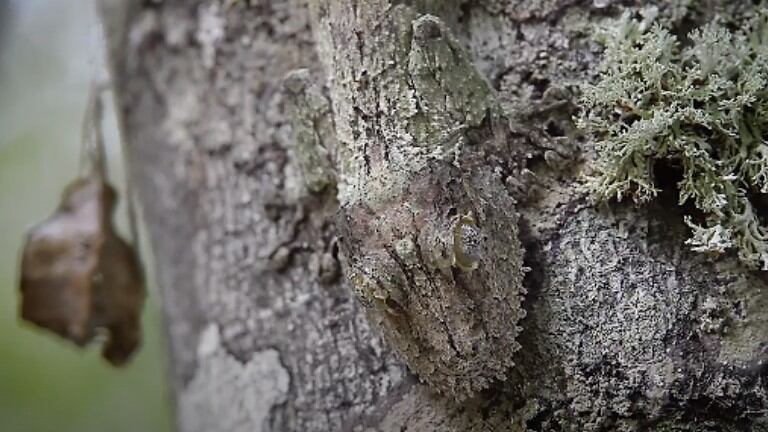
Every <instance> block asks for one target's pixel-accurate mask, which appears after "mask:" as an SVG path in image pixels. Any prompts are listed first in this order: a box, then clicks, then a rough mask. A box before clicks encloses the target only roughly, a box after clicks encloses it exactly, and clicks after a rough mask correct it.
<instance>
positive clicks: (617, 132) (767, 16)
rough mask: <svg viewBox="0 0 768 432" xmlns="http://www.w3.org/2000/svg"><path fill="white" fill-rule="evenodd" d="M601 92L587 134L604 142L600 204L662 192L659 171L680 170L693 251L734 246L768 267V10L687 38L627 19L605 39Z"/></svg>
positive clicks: (596, 184)
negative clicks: (767, 216)
mask: <svg viewBox="0 0 768 432" xmlns="http://www.w3.org/2000/svg"><path fill="white" fill-rule="evenodd" d="M598 34H599V38H600V41H601V42H602V43H603V44H604V45H605V54H604V59H603V61H602V65H601V70H600V72H601V76H600V80H599V82H598V83H597V84H594V85H592V84H590V85H585V86H584V88H583V96H582V107H583V113H582V115H581V117H580V119H579V122H580V124H581V126H582V127H583V128H584V129H585V130H586V131H587V132H588V133H589V134H590V135H591V136H592V137H593V138H594V141H595V149H596V159H595V161H594V163H593V173H592V175H591V176H590V177H589V178H588V187H589V189H590V191H591V193H592V195H593V197H594V198H595V199H596V200H597V201H607V200H610V199H613V198H616V199H617V200H619V201H621V200H622V198H624V197H626V196H631V197H632V198H633V199H634V201H635V202H637V203H643V202H647V201H649V200H651V199H653V198H654V197H655V196H656V195H657V194H658V193H659V184H658V181H657V179H656V178H655V167H657V166H659V165H660V163H661V162H663V163H664V165H665V166H668V167H673V168H674V169H678V170H679V171H680V172H681V173H682V177H681V179H680V180H679V182H678V183H677V187H678V189H679V203H680V204H683V203H686V202H690V203H693V204H694V205H695V207H696V208H697V209H699V210H700V211H701V213H702V215H701V216H696V217H694V215H689V216H686V218H685V222H686V224H688V225H689V226H690V227H691V229H692V230H693V235H692V237H691V238H690V239H689V240H688V241H687V243H688V244H689V245H690V246H691V247H692V248H693V250H696V251H700V252H709V253H723V252H725V251H726V250H729V249H732V250H735V251H736V252H737V253H738V256H739V258H740V259H741V261H742V262H744V263H745V264H747V265H748V266H750V267H762V268H763V269H764V270H768V231H767V230H766V228H765V227H764V226H763V225H762V224H761V222H760V220H759V218H758V216H757V214H756V211H755V210H754V208H753V201H751V199H754V197H756V196H757V195H758V194H764V193H768V12H766V11H764V12H761V13H759V14H757V16H756V17H755V18H753V19H752V20H750V21H749V22H748V23H746V25H745V26H744V27H743V28H742V29H740V30H738V31H735V32H731V31H729V30H728V29H726V28H724V27H722V26H718V25H715V24H708V25H705V26H703V27H702V28H700V29H697V30H694V31H692V32H691V33H690V34H688V35H687V37H686V38H685V42H681V41H680V40H678V38H677V37H676V36H674V35H673V34H671V33H670V32H669V31H667V30H665V29H664V28H662V27H660V26H658V25H649V23H648V22H647V20H646V22H637V21H635V20H633V19H631V18H630V17H629V16H626V15H625V16H624V17H622V18H621V19H619V20H618V21H616V22H615V23H613V25H611V26H609V27H606V28H603V29H601V31H600V32H599V33H598Z"/></svg>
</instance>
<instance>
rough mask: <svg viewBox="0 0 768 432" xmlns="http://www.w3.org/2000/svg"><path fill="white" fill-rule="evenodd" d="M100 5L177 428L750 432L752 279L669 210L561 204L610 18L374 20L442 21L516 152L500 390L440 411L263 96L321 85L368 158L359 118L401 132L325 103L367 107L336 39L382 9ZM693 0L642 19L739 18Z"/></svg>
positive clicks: (759, 353) (466, 8) (570, 13)
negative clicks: (516, 282) (510, 352)
mask: <svg viewBox="0 0 768 432" xmlns="http://www.w3.org/2000/svg"><path fill="white" fill-rule="evenodd" d="M118 3H119V2H112V3H110V2H109V1H107V7H106V8H105V11H104V12H105V14H106V16H108V17H109V19H108V20H107V26H106V30H107V34H108V39H109V44H110V49H111V52H112V56H113V63H114V71H115V84H116V90H117V93H118V96H119V98H118V99H119V100H120V107H119V108H120V112H121V114H122V125H123V128H124V133H125V138H126V146H127V149H128V154H129V157H130V163H131V174H132V178H133V181H134V182H135V184H136V187H137V189H138V193H139V196H140V199H141V202H142V207H143V214H144V218H145V220H146V222H147V225H148V227H149V231H150V235H151V239H152V246H153V250H154V254H155V261H156V267H157V273H158V277H159V283H160V285H161V287H162V289H163V293H164V299H163V301H164V308H165V314H166V320H167V325H168V333H169V336H170V337H169V340H170V342H171V347H170V349H171V353H172V357H173V364H174V370H173V376H172V383H173V386H174V390H175V394H176V403H177V408H178V416H179V426H180V429H181V430H183V431H210V430H222V431H241V430H242V431H246V430H248V431H347V430H348V431H382V432H388V431H507V430H509V431H520V430H526V428H527V429H530V430H535V431H549V430H552V431H561V430H562V431H584V430H587V431H590V430H591V431H601V430H611V431H612V430H618V431H625V430H626V431H641V430H692V431H705V430H707V431H709V430H711V431H724V430H728V431H731V430H732V431H740V430H768V421H767V420H765V419H766V414H765V412H766V410H768V400H767V399H766V398H767V395H766V383H765V382H764V379H765V377H766V369H765V365H764V362H763V359H764V357H765V344H764V341H765V340H766V337H767V336H768V298H766V294H765V292H766V291H765V286H764V285H765V284H764V280H763V276H762V275H760V274H757V273H748V272H745V271H743V270H742V269H740V267H739V266H738V265H737V263H736V261H735V260H734V259H732V258H731V257H725V258H722V259H721V260H719V261H709V260H708V259H707V258H706V257H704V256H701V255H697V254H693V253H690V252H688V251H687V250H686V248H685V246H684V244H683V241H684V239H685V238H686V236H685V230H686V227H685V226H684V224H683V223H682V216H681V214H680V210H679V209H678V208H677V206H676V204H675V200H674V198H672V197H671V196H672V194H671V195H670V197H662V199H660V200H658V202H657V203H655V204H653V205H650V206H647V207H644V208H640V209H637V208H631V207H627V206H616V207H613V210H612V211H606V210H601V209H595V208H593V207H592V206H591V205H590V204H589V203H588V202H587V200H586V199H585V197H584V196H583V195H582V194H581V192H580V188H579V186H580V184H579V175H580V171H581V168H582V165H583V159H588V158H589V151H590V150H589V143H584V142H582V141H581V140H579V139H578V137H577V136H576V135H575V134H574V133H573V126H572V123H571V121H570V116H571V114H572V112H573V109H574V106H573V103H572V101H571V96H570V90H571V89H572V88H573V85H574V84H575V83H578V82H580V81H582V80H585V79H591V78H593V77H594V75H595V70H594V67H595V65H596V63H597V61H598V59H599V51H598V50H596V47H595V46H594V45H593V44H592V42H591V41H590V39H589V31H590V26H591V25H592V23H595V22H598V21H599V20H601V19H602V18H604V17H607V16H617V15H620V14H621V13H622V12H623V11H624V10H625V9H626V8H630V9H631V8H632V7H633V5H632V3H633V2H621V4H620V3H619V2H611V1H609V0H606V1H595V2H588V1H575V0H541V1H509V2H502V1H492V0H487V1H478V2H468V1H467V2H461V1H450V2H448V1H446V2H441V1H426V0H425V1H415V2H396V3H398V4H400V3H406V4H407V5H408V7H411V8H412V13H413V14H414V15H415V16H418V15H419V14H421V13H431V14H434V15H437V16H439V17H440V18H441V19H442V21H444V22H445V23H447V25H448V26H449V27H450V28H451V30H452V32H453V34H455V35H456V36H457V38H458V40H459V42H460V43H461V44H462V45H463V46H464V47H465V48H466V50H467V52H468V53H469V56H470V58H471V60H472V63H473V64H474V66H475V67H476V68H477V70H478V71H479V72H480V74H481V75H482V76H484V77H485V78H486V79H487V80H488V81H489V82H490V83H491V85H492V86H493V88H494V89H495V90H496V91H497V94H498V96H497V97H498V99H499V101H500V103H501V104H502V105H503V107H504V108H505V110H506V112H507V113H508V114H509V117H510V118H511V119H512V120H511V123H512V127H511V129H510V130H511V132H510V135H509V137H508V140H509V143H508V145H509V146H510V148H512V149H525V151H526V154H527V157H526V159H525V161H524V162H519V163H521V164H523V165H524V166H514V164H512V163H511V162H512V160H511V159H509V160H505V159H504V156H503V155H501V156H499V157H498V160H497V162H498V164H499V167H501V169H502V172H503V174H504V175H506V176H507V177H506V178H505V182H504V184H505V186H506V189H507V190H508V192H509V194H511V195H512V196H514V197H516V198H517V199H518V204H517V211H518V212H519V213H520V218H519V222H518V224H519V230H520V240H521V241H522V244H523V246H524V248H525V250H526V253H525V264H526V265H527V266H528V267H530V268H531V269H532V270H531V271H530V272H529V273H527V275H526V278H525V281H524V285H525V289H526V290H527V295H526V299H525V302H524V304H523V306H524V308H525V310H526V312H527V314H526V317H525V318H524V319H523V320H522V321H521V322H520V326H521V327H522V332H521V333H520V334H519V335H518V337H517V343H519V344H520V347H521V348H520V349H519V350H517V351H516V353H515V355H514V358H512V362H513V363H514V364H515V365H514V367H513V368H512V369H511V370H510V371H508V372H507V379H506V381H503V382H498V381H497V382H493V383H491V387H490V388H489V389H487V390H485V391H483V392H481V393H479V394H478V395H477V396H475V397H473V398H470V399H468V400H465V401H463V402H461V403H457V402H454V401H453V399H452V398H450V397H442V396H439V395H437V394H436V393H434V391H433V390H432V389H431V388H430V387H428V386H426V385H424V384H420V383H419V381H418V380H417V379H416V378H415V377H414V376H412V375H411V374H410V372H409V371H408V369H407V367H406V366H405V363H403V362H401V361H400V360H399V359H398V357H397V356H395V355H394V353H393V351H392V350H391V349H390V348H389V344H388V343H386V342H384V339H383V338H382V334H381V333H380V330H379V329H378V327H375V326H371V324H369V320H368V319H367V318H366V313H365V310H364V307H363V306H362V305H361V304H360V303H359V302H358V301H357V300H356V299H355V298H354V296H353V294H352V289H351V287H350V286H348V284H347V282H346V281H345V278H344V277H342V275H341V274H340V272H339V263H338V241H337V235H338V233H337V228H336V223H335V215H336V213H337V210H338V205H339V204H338V203H337V202H336V199H335V198H336V197H335V191H334V190H333V188H332V187H328V188H315V189H316V190H321V191H320V192H316V193H311V192H310V191H309V190H308V189H307V188H306V187H305V186H304V180H303V178H302V174H301V171H300V165H301V163H302V162H301V160H302V157H301V155H298V157H297V154H296V153H295V151H296V146H294V145H293V144H292V143H293V140H294V137H293V133H292V129H293V127H295V126H296V125H298V124H302V123H301V122H297V121H295V120H294V121H292V120H291V118H290V116H289V115H288V112H289V111H291V110H292V109H291V102H290V98H288V97H287V96H286V90H285V89H284V88H283V77H284V76H285V75H286V74H287V73H289V71H291V70H294V69H296V68H300V67H304V68H308V70H309V72H308V73H309V74H310V75H311V76H313V77H316V79H317V82H318V83H320V84H321V85H322V84H324V83H325V82H326V81H325V80H326V79H328V80H329V83H330V85H329V88H330V92H329V95H330V98H331V100H332V101H333V103H334V116H335V120H336V126H337V129H338V130H339V131H338V136H339V137H340V140H344V139H347V140H351V143H352V144H354V143H358V142H363V141H360V139H359V137H366V138H365V139H371V140H373V139H375V138H377V136H378V134H380V133H382V131H381V130H366V129H365V126H366V125H372V124H378V123H376V121H374V120H371V119H370V118H367V117H366V116H369V115H375V116H380V118H381V119H387V118H389V119H395V120H396V121H399V120H398V119H401V113H398V112H394V111H392V112H388V111H386V110H382V107H383V106H386V105H385V104H379V105H378V106H377V107H376V109H375V110H374V111H373V112H365V111H363V112H360V111H356V110H354V109H353V107H354V105H355V103H354V101H352V100H349V98H350V97H352V96H355V95H358V96H359V95H362V96H365V97H370V95H371V94H373V93H370V91H369V92H367V93H366V91H365V90H360V89H362V88H363V86H365V85H367V84H369V81H370V79H369V78H368V77H365V76H364V74H359V73H358V74H355V72H361V70H360V69H359V65H360V64H362V63H361V60H360V59H365V58H368V59H373V58H378V57H376V56H374V55H373V54H372V55H371V56H366V54H365V53H366V50H368V49H370V46H368V47H366V45H365V44H363V45H360V44H355V43H353V42H355V38H358V40H359V41H362V42H365V43H368V42H373V43H374V45H375V43H376V42H377V41H379V42H380V40H379V39H378V38H379V35H380V33H377V32H376V30H375V29H376V28H377V27H376V26H377V25H385V24H386V23H387V22H389V20H391V19H392V15H391V14H392V13H393V10H395V8H394V7H393V6H392V5H390V4H389V3H388V2H386V1H384V0H366V1H362V0H360V1H351V0H350V1H339V2H335V1H330V0H328V1H323V2H320V1H317V2H314V1H313V2H312V4H313V7H322V6H323V5H325V6H329V7H330V6H332V7H337V8H340V9H338V11H337V13H335V14H334V13H329V14H326V15H322V14H320V13H319V12H317V10H313V12H312V13H310V11H309V10H308V8H307V7H306V5H305V4H303V3H302V2H300V1H290V0H286V1H280V2H270V1H257V0H256V1H250V2H244V1H226V2H223V1H214V0H206V1H181V0H177V1H164V2H162V3H153V2H139V1H135V2H127V3H126V4H127V5H128V6H129V7H128V9H127V10H126V11H121V10H119V8H116V7H115V5H116V4H118ZM703 3H706V4H705V5H704V6H703V7H700V8H698V9H697V10H698V12H697V11H691V12H689V13H684V14H681V13H680V11H681V10H682V11H684V12H685V9H684V5H685V4H686V2H682V1H680V2H659V4H660V8H659V19H660V20H667V22H669V23H672V25H673V26H674V25H676V26H678V27H689V26H691V25H692V24H693V23H695V22H697V21H703V20H706V19H707V18H708V17H709V16H711V15H712V14H714V13H717V12H720V11H726V9H728V10H727V12H728V13H729V14H734V13H736V14H737V13H739V12H738V11H734V10H735V9H736V8H738V7H740V6H739V5H728V3H730V2H725V1H723V2H715V1H710V2H703ZM746 3H747V2H744V4H743V5H742V6H741V7H744V8H747V7H751V6H747V5H746ZM399 7H401V8H402V7H403V6H399ZM344 8H346V9H344ZM321 15H322V16H321ZM311 17H312V18H311ZM312 23H314V32H313V24H312ZM316 41H317V42H316ZM339 41H349V46H348V47H346V49H347V50H348V54H345V51H344V47H342V46H341V45H340V44H339ZM334 44H337V45H336V46H334ZM390 48H392V47H390ZM318 53H321V55H320V56H319V55H318ZM329 53H333V56H331V55H329ZM377 53H378V54H376V55H380V54H381V53H382V51H381V50H379V51H377ZM320 57H322V61H320ZM373 82H377V81H376V79H374V80H373ZM355 86H358V87H355ZM343 88H348V89H355V88H357V89H358V90H354V91H351V92H347V93H345V91H346V90H343ZM382 94H383V96H384V97H386V96H387V92H386V90H384V89H382ZM366 95H368V96H366ZM363 100H365V99H363ZM344 103H346V105H343V104H344ZM363 108H365V109H374V107H372V106H370V104H367V103H366V104H365V105H364V106H363ZM294 111H295V110H294ZM343 116H346V117H343ZM382 122H383V120H382ZM382 124H383V123H382ZM292 125H293V127H292ZM350 137H351V138H350ZM511 156H512V155H511V154H510V155H508V157H511ZM489 164H490V162H489ZM489 166H490V165H489ZM521 168H527V169H528V170H530V171H531V172H532V173H533V174H531V175H528V176H526V175H524V173H523V172H522V171H520V169H521ZM510 211H513V210H511V209H510ZM510 337H514V335H510Z"/></svg>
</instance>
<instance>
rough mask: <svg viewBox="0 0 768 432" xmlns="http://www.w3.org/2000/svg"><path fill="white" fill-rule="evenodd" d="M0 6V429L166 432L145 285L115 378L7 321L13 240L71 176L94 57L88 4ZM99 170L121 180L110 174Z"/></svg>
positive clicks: (95, 357) (52, 1)
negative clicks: (139, 325)
mask: <svg viewBox="0 0 768 432" xmlns="http://www.w3.org/2000/svg"><path fill="white" fill-rule="evenodd" d="M2 1H3V0H0V2H2ZM10 5H11V7H10V14H9V16H7V17H6V23H7V25H8V27H7V28H5V29H4V31H3V37H4V40H3V41H1V42H2V44H3V48H2V53H3V55H2V57H0V239H2V240H3V241H2V248H0V431H8V432H17V431H18V432H38V431H39V432H44V431H46V432H47V431H57V432H66V431H78V432H81V431H85V432H87V431H94V432H95V431H99V432H102V431H110V432H118V431H126V432H129V431H130V432H133V431H149V432H153V431H158V432H160V431H169V430H171V421H170V409H169V406H170V404H169V398H168V391H167V389H166V382H167V380H166V377H165V372H166V361H165V349H164V348H163V344H164V341H163V335H162V332H161V328H162V327H161V325H162V323H161V314H160V310H159V307H158V304H157V302H158V299H157V290H156V288H155V287H152V286H150V287H149V290H150V298H149V301H148V302H147V304H146V306H145V310H144V317H143V330H144V342H143V346H142V348H141V351H140V352H139V353H138V355H137V356H136V357H135V358H134V359H133V361H132V362H131V363H130V364H129V365H128V366H127V367H126V368H124V369H120V370H118V369H113V368H111V367H109V366H108V365H107V364H106V363H105V362H104V361H103V360H102V359H101V358H100V356H99V349H98V348H97V347H92V349H89V350H85V351H81V350H79V349H77V348H75V347H74V346H72V345H70V344H69V343H66V342H63V341H60V340H59V339H57V338H55V337H54V336H52V335H50V334H48V333H46V332H43V331H41V330H38V329H36V328H34V327H32V326H30V325H27V324H24V323H21V322H19V320H18V318H17V307H18V301H19V296H18V286H17V285H18V281H17V277H18V275H17V265H18V253H19V248H20V245H21V242H22V239H23V235H24V232H25V231H26V230H27V229H28V228H29V227H30V226H32V225H34V224H35V223H37V222H39V221H41V220H42V219H44V218H45V217H47V216H48V214H50V213H51V212H52V210H53V209H54V207H55V206H56V204H57V202H58V200H59V196H60V192H61V190H62V188H63V187H64V185H66V184H67V183H68V182H69V181H71V180H72V179H73V178H74V176H75V175H76V172H77V160H78V155H79V140H80V136H79V134H80V121H81V116H82V112H83V109H84V107H85V100H86V96H87V90H88V85H89V82H90V79H91V77H92V76H93V75H94V74H96V73H97V71H96V70H95V65H98V64H100V57H101V53H100V52H99V49H100V48H99V39H98V37H99V36H98V35H99V28H98V25H97V23H96V18H95V16H94V12H93V5H92V4H91V1H87V0H69V1H67V2H62V1H57V0H15V1H11V2H10ZM105 127H106V128H109V129H112V130H111V133H110V134H108V144H109V146H110V152H111V155H110V159H111V161H112V162H113V163H118V164H119V161H120V156H119V145H118V144H117V142H116V133H115V131H114V121H113V120H112V121H111V122H109V123H108V124H107V125H105ZM111 172H112V173H113V175H114V176H115V177H116V179H117V180H121V179H122V177H121V176H122V171H121V169H120V167H119V166H115V167H114V168H113V169H112V170H111ZM120 211H121V212H122V213H123V214H124V210H120ZM123 232H125V230H123ZM145 243H146V242H145ZM149 280H150V281H152V280H153V279H152V278H151V276H150V279H149Z"/></svg>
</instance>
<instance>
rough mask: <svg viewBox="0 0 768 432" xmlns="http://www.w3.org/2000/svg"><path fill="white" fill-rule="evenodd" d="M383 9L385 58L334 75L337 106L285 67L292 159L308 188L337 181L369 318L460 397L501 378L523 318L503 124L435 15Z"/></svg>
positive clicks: (435, 384) (348, 261)
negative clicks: (498, 160)
mask: <svg viewBox="0 0 768 432" xmlns="http://www.w3.org/2000/svg"><path fill="white" fill-rule="evenodd" d="M391 12H392V19H391V21H390V22H387V23H384V24H383V25H382V28H383V30H382V32H384V35H383V36H382V37H381V39H382V40H383V43H382V45H380V46H374V47H372V48H371V50H372V51H373V52H375V55H378V56H381V57H384V60H382V59H375V61H374V60H372V61H371V64H374V63H375V64H377V65H380V64H383V66H381V69H379V70H373V69H372V68H363V69H361V70H359V71H357V72H359V73H358V74H357V77H356V79H355V80H353V81H354V82H353V81H350V80H345V79H342V78H344V77H341V78H340V77H339V76H336V77H334V78H336V83H337V84H336V85H338V86H339V87H338V88H333V87H332V88H331V99H332V100H333V103H334V106H333V110H331V108H330V105H328V102H327V101H326V102H325V105H323V103H319V102H318V101H319V100H321V98H319V95H320V96H321V95H322V93H321V92H320V89H319V88H318V86H316V85H314V84H312V83H311V82H310V81H309V73H308V72H307V71H295V72H292V73H291V74H289V75H288V77H287V78H286V85H285V87H286V90H287V93H288V100H289V105H290V106H291V107H292V112H293V117H294V122H293V127H294V134H295V137H296V143H295V148H294V153H295V155H296V157H297V160H298V163H299V165H300V166H302V167H304V172H305V177H306V180H307V184H308V188H309V189H310V190H312V191H318V190H319V189H321V188H320V187H319V186H318V185H319V184H323V185H324V184H326V183H328V181H329V179H331V178H334V177H336V178H338V199H339V206H340V211H339V216H338V221H337V227H338V232H339V235H340V244H341V255H342V257H341V258H342V266H343V270H344V274H345V276H346V278H347V279H348V281H349V284H350V286H351V287H352V288H353V290H354V292H355V293H356V295H357V297H358V299H359V300H360V301H361V302H362V303H363V304H364V305H365V306H366V307H367V311H368V318H369V320H370V321H372V322H373V323H375V324H376V325H377V326H378V327H379V328H381V330H382V331H383V333H384V336H385V338H386V340H387V341H388V343H389V344H390V345H391V346H392V347H393V348H394V349H395V350H396V351H397V353H398V354H399V356H400V357H401V358H402V359H403V360H404V361H405V362H406V363H407V364H408V366H409V368H410V369H411V370H412V371H413V372H414V373H415V374H417V375H418V376H419V377H420V378H421V379H422V380H423V381H425V382H427V383H428V384H429V385H430V386H431V387H432V388H434V389H436V390H438V391H440V392H442V393H447V394H449V395H450V396H451V397H453V398H455V399H457V400H461V399H465V398H467V397H471V396H472V395H474V394H475V393H476V392H477V391H479V390H482V389H484V388H487V387H488V386H489V385H490V383H491V382H493V381H494V380H504V379H505V378H506V374H507V371H508V370H509V368H510V367H512V366H513V361H512V358H513V354H514V353H515V352H516V351H517V350H518V349H519V344H518V342H517V341H516V337H517V335H518V334H519V332H520V328H519V327H518V322H519V321H520V319H521V318H523V316H524V315H525V311H524V310H523V308H522V301H523V298H524V294H525V290H524V288H523V284H522V280H523V273H524V271H523V248H522V247H521V245H520V241H519V240H518V227H517V222H518V215H517V213H516V211H515V210H514V209H515V202H514V200H513V199H512V198H511V197H510V196H509V194H508V192H507V190H506V188H505V187H504V184H503V182H502V179H501V176H500V175H499V174H498V173H497V172H496V171H495V170H494V169H493V168H492V163H490V162H489V160H491V159H490V156H489V155H492V154H493V153H494V152H499V151H504V147H505V145H506V143H507V141H508V139H507V138H508V136H507V134H508V133H509V132H508V126H507V124H506V117H505V116H504V114H503V112H502V110H501V108H500V106H499V103H498V102H497V100H496V96H495V94H494V92H493V89H492V88H491V87H490V85H489V84H488V83H487V82H486V80H485V79H484V78H483V77H482V76H481V75H480V74H479V73H478V72H477V70H476V69H475V68H474V66H473V65H472V63H471V62H470V60H469V57H468V55H467V54H466V53H465V52H464V50H463V49H462V48H461V46H460V45H459V43H458V42H457V41H456V39H455V38H454V37H453V36H452V35H451V33H450V31H449V29H448V28H447V26H446V25H445V24H444V23H443V22H442V21H440V20H439V19H438V18H436V17H434V16H430V15H424V16H421V17H417V16H416V15H415V13H414V12H413V11H411V10H410V9H408V8H406V7H396V8H394V9H393V10H392V11H391ZM386 44H390V45H392V46H394V47H395V48H393V49H390V50H389V52H385V47H386V46H387V45H386ZM382 53H383V54H382ZM386 56H389V57H388V58H386ZM339 68H340V69H341V70H342V73H344V70H343V68H344V66H343V65H341V66H340V67H339ZM348 75H349V74H347V75H346V76H347V77H348ZM345 85H348V87H344V86H345ZM350 93H351V94H353V95H354V96H355V100H354V102H352V103H349V100H342V99H340V98H341V97H342V96H343V95H345V94H346V95H348V94H350ZM322 100H325V99H322ZM339 102H341V103H339ZM380 112H390V113H394V115H391V116H387V117H386V118H382V117H381V116H377V115H376V113H380ZM332 115H333V116H335V117H334V118H335V121H336V131H337V133H336V136H335V137H334V138H333V139H329V138H328V135H329V134H328V127H333V120H331V117H330V116H332ZM317 125H320V127H319V128H317V127H315V126H317ZM350 125H354V126H355V130H354V131H353V132H352V133H350V132H349V129H350V128H349V126H350ZM357 131H364V133H359V132H357ZM329 154H330V155H331V156H333V157H332V159H333V163H331V162H330V160H331V159H330V156H329ZM332 165H333V167H332ZM308 168H309V169H308ZM333 172H335V175H334V174H332V173H333Z"/></svg>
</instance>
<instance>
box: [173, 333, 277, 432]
mask: <svg viewBox="0 0 768 432" xmlns="http://www.w3.org/2000/svg"><path fill="white" fill-rule="evenodd" d="M197 354H198V368H197V372H196V374H195V377H194V379H193V380H192V381H191V382H190V383H189V385H188V386H187V387H186V388H185V389H184V390H182V391H181V394H180V397H179V413H180V415H179V419H180V422H181V428H180V429H181V430H185V431H201V432H202V431H233V432H234V431H249V432H254V431H255V432H258V431H266V430H269V416H270V411H271V410H272V408H273V407H274V406H276V405H279V404H281V403H284V402H285V401H286V395H287V393H288V386H289V383H290V377H289V375H288V371H287V370H286V369H285V368H284V367H283V364H282V363H281V361H280V353H279V352H277V351H276V350H274V349H266V350H263V351H257V352H255V353H253V355H252V356H251V358H250V360H248V361H246V362H245V363H241V362H239V361H237V359H235V358H234V357H233V356H231V355H229V354H228V353H227V352H226V350H225V349H224V347H223V346H222V344H221V339H220V334H219V327H218V326H217V325H215V324H211V325H209V326H208V327H207V328H206V329H205V330H204V331H203V333H202V334H201V335H200V342H199V344H198V353H197Z"/></svg>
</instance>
